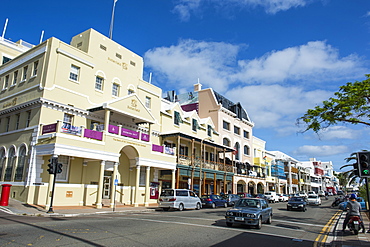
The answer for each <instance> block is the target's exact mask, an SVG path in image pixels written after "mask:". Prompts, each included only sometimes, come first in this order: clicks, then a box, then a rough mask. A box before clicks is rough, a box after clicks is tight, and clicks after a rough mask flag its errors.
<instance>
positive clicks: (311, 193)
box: [307, 191, 316, 196]
mask: <svg viewBox="0 0 370 247" xmlns="http://www.w3.org/2000/svg"><path fill="white" fill-rule="evenodd" d="M310 195H316V192H315V191H309V192H308V193H307V196H310Z"/></svg>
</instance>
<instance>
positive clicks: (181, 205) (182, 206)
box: [179, 203, 184, 211]
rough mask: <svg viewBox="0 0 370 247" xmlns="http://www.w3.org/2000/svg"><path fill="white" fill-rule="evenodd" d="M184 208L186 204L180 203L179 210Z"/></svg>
mask: <svg viewBox="0 0 370 247" xmlns="http://www.w3.org/2000/svg"><path fill="white" fill-rule="evenodd" d="M182 210H184V205H183V204H182V203H181V204H180V205H179V211H182Z"/></svg>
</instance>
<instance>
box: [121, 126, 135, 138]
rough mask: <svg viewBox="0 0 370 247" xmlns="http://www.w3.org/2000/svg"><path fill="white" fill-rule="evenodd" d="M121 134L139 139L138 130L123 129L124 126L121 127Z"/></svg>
mask: <svg viewBox="0 0 370 247" xmlns="http://www.w3.org/2000/svg"><path fill="white" fill-rule="evenodd" d="M121 135H122V136H127V137H131V138H134V139H139V132H137V131H133V130H129V129H125V128H122V129H121Z"/></svg>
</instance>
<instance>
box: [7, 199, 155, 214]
mask: <svg viewBox="0 0 370 247" xmlns="http://www.w3.org/2000/svg"><path fill="white" fill-rule="evenodd" d="M157 209H158V208H157V204H151V205H150V206H149V207H144V206H139V207H133V206H126V205H117V206H116V208H115V209H114V211H113V208H110V207H106V206H104V207H103V208H100V209H97V208H95V207H93V206H54V207H53V211H54V213H47V210H46V209H45V208H43V207H41V206H38V205H31V204H24V203H22V202H20V201H17V200H14V199H12V198H9V205H8V206H0V211H3V212H6V213H10V214H16V215H28V216H41V217H73V216H78V215H89V214H112V213H140V212H153V211H155V210H157Z"/></svg>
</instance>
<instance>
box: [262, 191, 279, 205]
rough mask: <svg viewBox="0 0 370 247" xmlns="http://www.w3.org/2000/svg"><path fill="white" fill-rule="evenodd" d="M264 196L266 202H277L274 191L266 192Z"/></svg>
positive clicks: (277, 198)
mask: <svg viewBox="0 0 370 247" xmlns="http://www.w3.org/2000/svg"><path fill="white" fill-rule="evenodd" d="M265 196H266V198H267V200H268V202H272V203H275V202H279V197H278V196H277V195H276V192H273V191H270V192H266V193H265Z"/></svg>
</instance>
